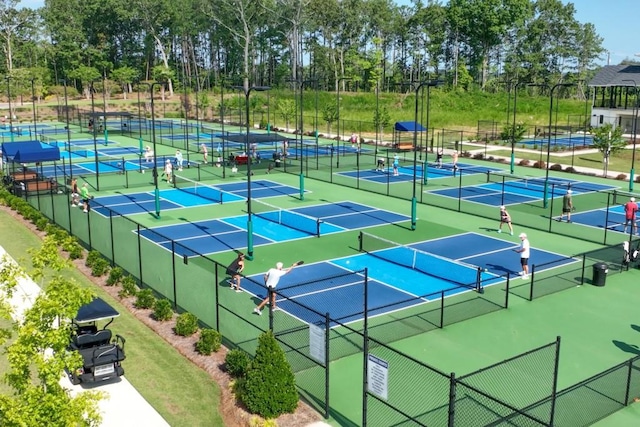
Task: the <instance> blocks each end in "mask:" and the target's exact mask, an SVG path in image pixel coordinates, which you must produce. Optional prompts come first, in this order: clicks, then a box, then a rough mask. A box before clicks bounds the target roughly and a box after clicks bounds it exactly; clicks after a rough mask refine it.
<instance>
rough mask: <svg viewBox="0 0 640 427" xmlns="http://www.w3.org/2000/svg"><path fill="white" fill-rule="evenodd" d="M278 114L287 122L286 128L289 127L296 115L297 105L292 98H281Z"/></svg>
mask: <svg viewBox="0 0 640 427" xmlns="http://www.w3.org/2000/svg"><path fill="white" fill-rule="evenodd" d="M276 109H277V111H278V114H280V117H282V120H284V121H285V123H286V128H287V129H289V122H290V121H291V119H292V118H293V117H295V115H296V105H295V103H294V102H293V100H291V99H280V100H278V105H277V106H276Z"/></svg>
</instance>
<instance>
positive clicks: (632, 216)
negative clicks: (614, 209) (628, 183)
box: [624, 197, 638, 234]
mask: <svg viewBox="0 0 640 427" xmlns="http://www.w3.org/2000/svg"><path fill="white" fill-rule="evenodd" d="M637 212H638V204H637V203H636V199H635V197H632V198H630V199H629V201H628V202H627V203H625V204H624V232H625V233H626V232H627V226H628V225H629V222H631V230H632V231H633V234H636V233H637V232H638V224H637V223H636V213H637Z"/></svg>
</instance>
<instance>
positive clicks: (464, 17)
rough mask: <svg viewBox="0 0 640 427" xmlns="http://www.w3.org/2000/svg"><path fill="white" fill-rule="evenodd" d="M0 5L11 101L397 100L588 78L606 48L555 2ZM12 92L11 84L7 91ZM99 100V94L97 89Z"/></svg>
mask: <svg viewBox="0 0 640 427" xmlns="http://www.w3.org/2000/svg"><path fill="white" fill-rule="evenodd" d="M18 4H19V1H18V0H0V43H2V45H3V49H2V51H1V52H0V55H2V56H4V61H2V64H1V65H0V66H1V67H2V68H3V70H0V72H1V73H3V74H4V75H5V76H8V77H9V80H7V82H8V84H10V85H13V86H12V87H11V88H12V89H14V96H15V95H17V94H18V93H23V92H24V94H30V93H31V92H32V91H33V92H35V94H36V96H37V97H40V96H42V95H47V94H48V93H50V92H49V90H48V89H49V88H51V87H52V86H60V85H63V84H64V85H68V86H70V87H71V88H73V89H76V90H79V91H84V94H85V96H88V95H89V93H90V91H91V90H92V86H93V84H92V83H93V82H96V81H99V80H102V81H103V82H104V81H107V80H108V81H109V83H110V84H111V85H113V88H112V89H113V90H118V89H119V90H122V91H123V92H125V93H126V92H127V91H130V90H131V87H132V84H133V83H134V82H137V81H165V82H166V83H167V85H166V88H167V90H168V91H169V92H170V93H172V92H173V91H174V86H175V84H174V83H175V82H176V81H178V82H179V83H180V85H181V86H182V87H185V86H186V87H189V88H192V89H195V90H199V91H204V90H207V89H209V88H211V87H213V86H216V85H221V84H222V83H223V82H226V83H227V84H237V85H244V86H245V88H248V87H249V84H255V85H270V86H275V87H284V86H287V85H295V84H296V83H295V82H297V84H298V85H300V86H305V85H306V86H307V87H316V86H317V87H319V88H320V89H322V90H335V89H336V88H337V86H338V85H341V86H342V87H341V89H342V90H352V91H356V90H357V91H360V90H362V91H376V90H378V91H379V90H384V91H406V90H409V88H410V86H406V85H404V82H411V81H414V82H415V81H425V80H430V79H438V80H442V81H443V82H444V83H445V84H447V85H449V86H450V87H456V88H461V89H462V90H472V89H476V88H480V89H482V90H507V89H506V88H505V86H506V85H503V84H501V82H504V81H513V80H515V79H517V80H519V81H527V82H532V83H543V82H544V83H548V84H553V83H556V82H558V81H562V80H563V79H567V76H569V77H570V78H571V79H572V80H573V81H584V80H585V79H586V78H588V77H589V75H590V73H591V72H593V70H594V68H596V61H597V59H598V57H599V56H600V55H601V54H602V53H603V52H604V49H603V47H602V38H601V37H600V36H598V34H597V32H596V29H595V27H594V26H593V25H592V24H589V23H585V24H582V23H580V22H578V21H577V20H576V18H575V13H576V10H575V6H574V4H573V3H567V4H564V3H563V2H562V1H561V0H449V1H448V2H446V3H444V2H439V1H435V0H427V1H426V2H424V1H423V0H412V2H411V4H410V5H397V4H395V3H394V2H393V1H391V0H182V1H179V2H176V1H170V0H45V5H44V7H42V8H40V9H38V10H32V9H28V8H18ZM14 86H15V87H14ZM107 90H108V89H107Z"/></svg>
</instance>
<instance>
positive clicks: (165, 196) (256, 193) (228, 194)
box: [91, 175, 300, 216]
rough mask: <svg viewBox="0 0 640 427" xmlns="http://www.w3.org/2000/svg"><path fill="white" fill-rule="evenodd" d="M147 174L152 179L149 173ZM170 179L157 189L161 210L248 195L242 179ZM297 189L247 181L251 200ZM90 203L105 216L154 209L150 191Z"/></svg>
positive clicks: (177, 177)
mask: <svg viewBox="0 0 640 427" xmlns="http://www.w3.org/2000/svg"><path fill="white" fill-rule="evenodd" d="M149 177H150V179H152V178H151V175H149ZM174 181H175V182H174V184H173V185H174V188H169V189H163V190H160V209H161V210H163V211H164V210H169V209H180V208H186V207H193V206H201V205H208V204H211V203H228V202H238V201H242V200H246V198H247V194H248V190H247V184H246V183H245V182H236V183H229V184H221V185H219V186H215V187H214V186H210V185H206V184H203V183H201V182H198V181H193V180H190V179H187V178H184V177H181V176H179V175H176V176H174ZM166 185H171V184H166ZM299 192H300V191H299V189H297V188H295V187H291V186H288V185H282V184H279V183H277V182H274V181H269V180H257V181H252V182H251V198H252V199H260V198H267V197H276V196H283V195H290V194H298V193H299ZM91 203H92V205H93V206H94V208H93V210H94V211H95V212H97V213H99V214H101V215H104V216H109V215H110V212H113V213H115V214H118V215H134V214H140V213H148V212H153V211H155V195H154V193H153V192H141V193H132V194H118V195H113V196H104V197H98V198H96V199H95V200H93V201H92V202H91Z"/></svg>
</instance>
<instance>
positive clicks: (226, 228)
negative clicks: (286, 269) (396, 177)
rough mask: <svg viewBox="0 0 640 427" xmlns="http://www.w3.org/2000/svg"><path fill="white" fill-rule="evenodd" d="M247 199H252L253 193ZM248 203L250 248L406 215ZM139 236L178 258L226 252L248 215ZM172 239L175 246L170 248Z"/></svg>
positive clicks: (338, 206) (241, 234)
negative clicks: (251, 227)
mask: <svg viewBox="0 0 640 427" xmlns="http://www.w3.org/2000/svg"><path fill="white" fill-rule="evenodd" d="M251 198H252V199H254V195H253V193H252V195H251ZM252 206H253V209H252V214H253V215H252V223H253V244H254V245H255V246H260V245H267V244H271V243H278V242H284V241H289V240H296V239H302V238H308V237H316V236H318V237H319V236H321V235H326V234H332V233H338V232H343V231H347V230H354V229H359V228H364V227H374V226H378V225H385V224H392V223H399V222H405V221H409V219H410V218H409V217H407V216H404V215H399V214H396V213H394V212H390V211H384V210H380V209H376V208H373V207H370V206H366V205H361V204H358V203H352V202H348V201H345V202H338V203H329V204H321V205H313V206H306V207H303V208H298V209H291V210H285V209H281V208H278V207H276V206H273V205H270V204H267V203H265V202H262V201H261V200H260V199H259V198H256V199H255V200H253V203H252ZM140 234H141V235H142V236H143V237H145V238H147V239H149V240H151V241H152V242H154V243H155V244H157V245H160V246H162V247H164V248H165V249H167V250H169V251H171V250H173V251H175V253H176V254H178V255H180V256H187V257H190V256H199V255H208V254H213V253H218V252H228V251H230V250H238V249H242V248H245V247H246V243H247V215H240V216H233V217H227V218H220V219H213V220H206V221H196V222H186V223H184V224H175V225H168V226H163V227H155V228H152V229H145V230H141V231H140ZM172 241H175V242H176V243H177V245H175V246H174V245H173V243H172Z"/></svg>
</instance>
